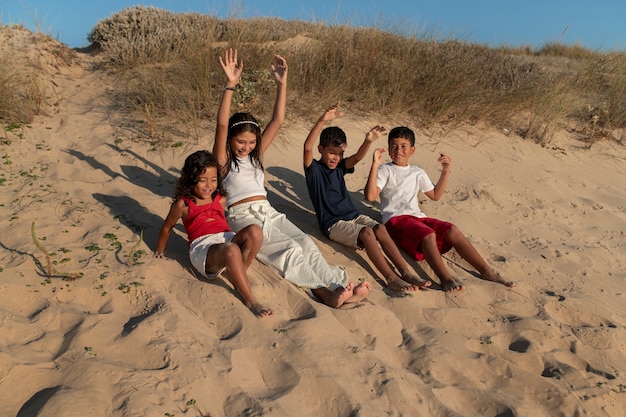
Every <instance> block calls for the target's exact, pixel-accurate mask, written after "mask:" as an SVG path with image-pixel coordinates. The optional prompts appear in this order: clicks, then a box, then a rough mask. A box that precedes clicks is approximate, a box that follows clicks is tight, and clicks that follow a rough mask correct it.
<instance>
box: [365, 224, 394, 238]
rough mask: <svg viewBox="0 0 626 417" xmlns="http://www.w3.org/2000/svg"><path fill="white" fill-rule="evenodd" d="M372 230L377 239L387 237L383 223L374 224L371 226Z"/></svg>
mask: <svg viewBox="0 0 626 417" xmlns="http://www.w3.org/2000/svg"><path fill="white" fill-rule="evenodd" d="M368 229H369V227H368ZM372 230H373V231H374V234H375V235H376V237H377V238H378V239H381V238H387V237H389V232H388V231H387V228H386V227H385V225H384V224H377V225H376V226H374V227H372Z"/></svg>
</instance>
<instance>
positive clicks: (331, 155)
mask: <svg viewBox="0 0 626 417" xmlns="http://www.w3.org/2000/svg"><path fill="white" fill-rule="evenodd" d="M317 149H318V150H319V151H320V153H321V154H322V157H321V158H320V161H321V162H322V163H323V164H324V165H326V166H327V167H328V168H330V169H335V168H337V165H339V162H341V160H342V159H343V153H344V151H345V150H346V145H345V144H344V145H340V146H333V145H328V146H322V145H319V146H318V147H317Z"/></svg>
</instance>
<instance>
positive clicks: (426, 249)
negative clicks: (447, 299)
mask: <svg viewBox="0 0 626 417" xmlns="http://www.w3.org/2000/svg"><path fill="white" fill-rule="evenodd" d="M420 244H421V245H422V248H421V249H422V253H423V254H424V259H426V262H428V265H430V267H431V268H432V269H433V272H434V273H435V275H437V277H438V278H439V280H440V281H441V286H442V287H443V290H444V291H446V292H451V291H460V290H462V289H463V284H461V283H460V282H458V281H457V280H455V279H454V277H453V276H452V275H450V273H449V272H448V270H447V269H446V266H445V265H444V263H443V258H442V257H441V253H439V248H437V237H436V236H435V233H431V234H429V235H427V236H426V237H425V238H424V239H422V241H421V242H420Z"/></svg>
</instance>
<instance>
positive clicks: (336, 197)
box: [303, 103, 430, 291]
mask: <svg viewBox="0 0 626 417" xmlns="http://www.w3.org/2000/svg"><path fill="white" fill-rule="evenodd" d="M341 115H342V113H341V112H339V103H337V104H335V105H334V106H332V107H331V108H329V109H328V110H326V111H325V112H324V114H323V115H322V116H321V117H320V118H319V120H318V121H317V122H316V123H315V126H313V128H312V129H311V132H310V133H309V136H308V137H307V138H306V141H305V142H304V155H303V158H304V160H303V162H304V172H305V176H306V184H307V188H308V191H309V197H310V198H311V201H312V203H313V207H314V208H315V214H316V217H317V221H318V224H319V227H320V229H321V231H322V233H323V234H324V236H326V237H327V238H329V239H330V240H334V241H336V242H339V243H342V244H344V245H346V246H349V247H352V248H365V252H366V253H367V255H368V256H369V258H370V259H371V260H372V262H373V263H374V266H375V267H376V268H377V269H378V270H379V271H380V272H381V274H382V275H383V277H384V278H385V280H386V281H387V286H388V287H389V289H391V290H393V291H415V290H417V289H418V288H422V287H427V286H429V285H430V282H424V281H422V280H421V279H419V278H418V277H417V276H416V275H415V274H414V273H413V272H412V271H411V269H410V267H409V265H408V264H407V262H406V261H405V260H404V258H403V257H402V254H401V253H400V250H399V249H398V247H397V246H396V244H395V243H394V242H393V240H392V239H391V237H390V236H389V234H388V233H387V230H386V229H385V227H384V226H383V225H382V224H380V223H378V222H377V221H375V220H374V219H372V218H370V217H369V216H366V215H364V214H361V213H359V211H358V210H357V209H356V208H355V207H354V204H353V203H352V200H350V195H349V194H348V189H347V188H346V183H345V179H344V175H346V174H349V173H352V172H354V166H355V165H356V164H357V162H359V161H360V160H362V159H363V158H364V157H365V154H366V153H367V150H368V149H369V147H370V145H371V144H372V142H373V141H375V140H376V139H378V138H380V137H381V136H382V135H383V134H384V133H385V128H383V127H381V126H374V127H373V128H372V129H371V130H370V131H369V132H367V134H366V135H365V140H364V141H363V144H362V145H361V146H360V147H359V149H358V151H357V152H356V153H355V154H354V155H351V156H349V157H347V158H345V159H344V157H343V153H344V151H345V149H346V144H347V141H346V134H345V133H344V132H343V130H341V129H340V128H339V127H327V128H325V129H324V130H322V128H323V127H324V125H325V124H327V123H328V122H330V121H332V120H335V119H336V118H338V117H340V116H341ZM320 131H321V134H320ZM318 136H319V137H320V144H319V146H318V150H319V152H320V153H321V158H320V160H319V161H318V160H314V159H313V144H314V143H315V141H316V140H317V137H318ZM379 244H380V246H379ZM381 247H382V251H381ZM383 252H384V254H383ZM385 254H386V255H387V257H389V259H390V260H391V262H392V263H393V264H394V265H395V267H396V268H397V269H398V271H399V273H398V272H396V271H394V270H393V269H392V268H391V266H390V265H389V263H388V262H387V259H386V258H385Z"/></svg>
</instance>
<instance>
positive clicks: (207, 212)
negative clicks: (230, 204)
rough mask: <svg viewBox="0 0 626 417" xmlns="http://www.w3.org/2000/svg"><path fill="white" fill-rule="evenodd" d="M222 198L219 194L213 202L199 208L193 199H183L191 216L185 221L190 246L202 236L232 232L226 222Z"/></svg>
mask: <svg viewBox="0 0 626 417" xmlns="http://www.w3.org/2000/svg"><path fill="white" fill-rule="evenodd" d="M222 198H223V197H222V196H221V195H220V194H217V195H216V196H215V198H214V199H213V202H211V203H209V204H204V205H202V206H198V205H196V203H194V202H193V200H192V199H190V198H187V197H183V201H184V202H185V204H187V207H189V215H188V216H187V218H186V219H185V220H183V225H184V226H185V230H186V231H187V241H188V242H189V244H191V242H193V241H194V240H196V239H197V238H199V237H202V236H206V235H214V234H216V233H222V232H230V231H231V229H230V226H228V222H226V216H225V215H224V208H223V207H222V205H221V204H220V202H219V201H220V200H221V199H222Z"/></svg>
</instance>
